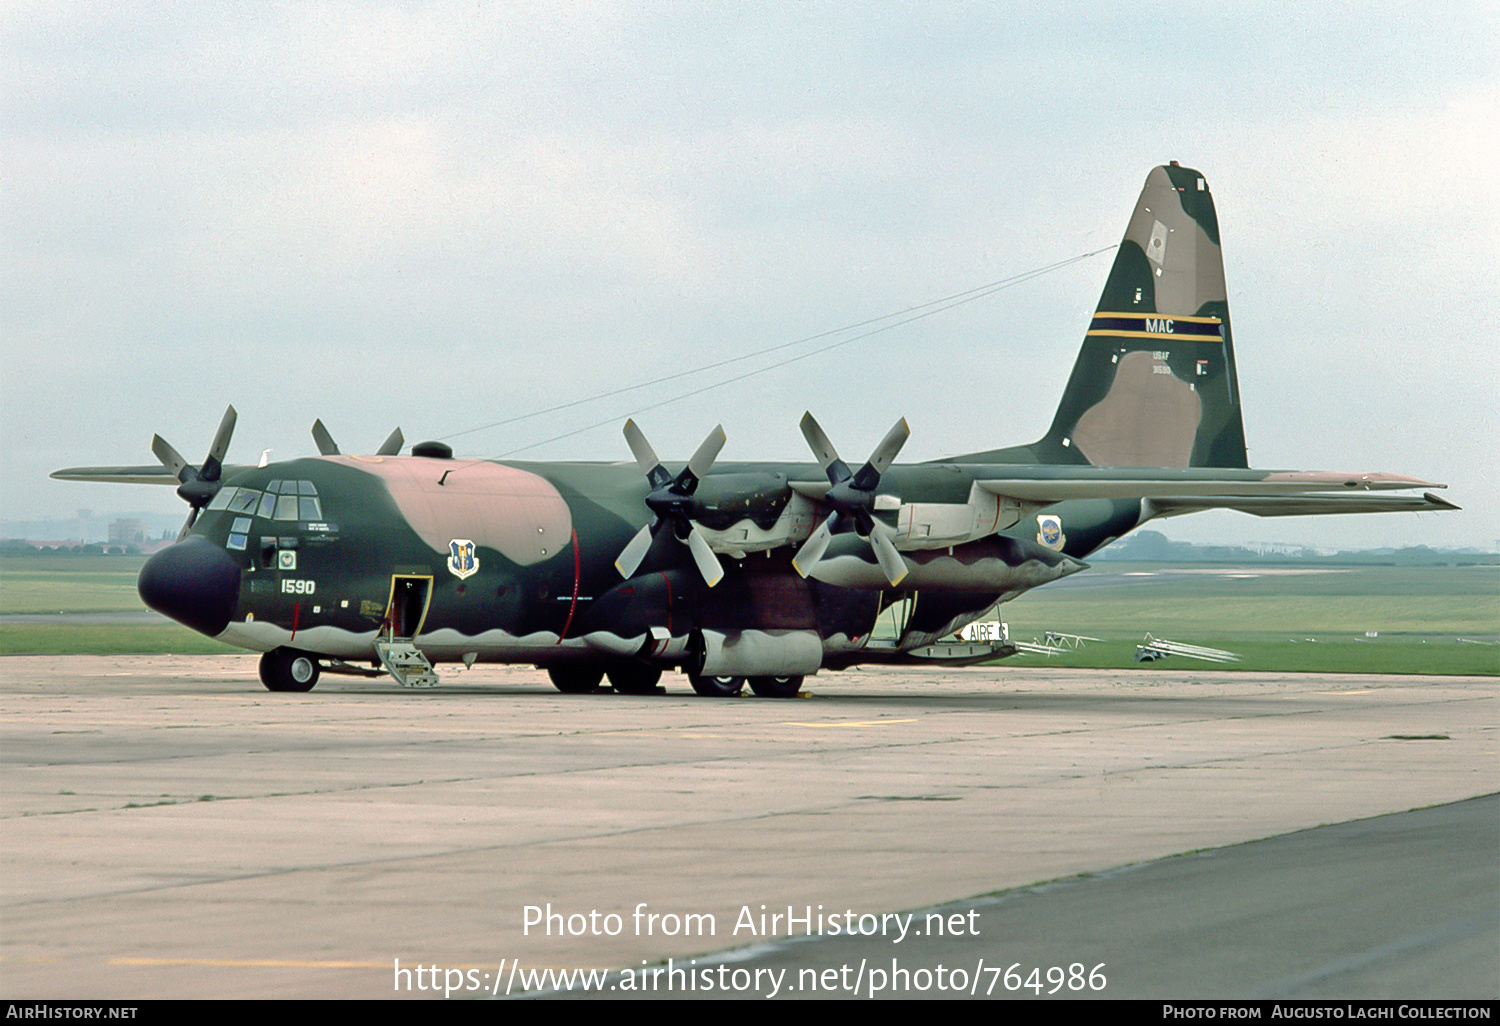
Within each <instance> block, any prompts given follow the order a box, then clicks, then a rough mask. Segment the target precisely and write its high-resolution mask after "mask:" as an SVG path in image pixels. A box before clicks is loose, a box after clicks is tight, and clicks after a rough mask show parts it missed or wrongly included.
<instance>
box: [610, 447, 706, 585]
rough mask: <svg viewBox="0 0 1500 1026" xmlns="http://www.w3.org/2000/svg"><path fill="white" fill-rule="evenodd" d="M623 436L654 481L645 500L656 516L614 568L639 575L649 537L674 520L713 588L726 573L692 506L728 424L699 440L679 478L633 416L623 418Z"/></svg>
mask: <svg viewBox="0 0 1500 1026" xmlns="http://www.w3.org/2000/svg"><path fill="white" fill-rule="evenodd" d="M625 441H626V442H628V443H629V444H630V451H631V452H632V453H633V454H634V455H635V461H636V463H637V464H639V465H640V468H641V470H642V471H643V472H644V473H645V475H646V480H647V481H648V482H649V483H650V485H651V492H650V493H649V494H648V495H647V496H646V505H647V506H649V507H650V508H651V512H653V513H655V514H656V518H655V519H654V520H652V521H651V523H649V524H647V525H646V526H645V527H643V528H641V529H640V531H639V532H638V533H637V534H636V536H635V537H634V538H632V539H630V542H629V543H628V544H627V545H626V546H625V548H624V550H623V551H621V553H620V556H619V558H618V559H616V560H615V569H617V570H619V571H620V574H621V576H623V577H627V578H628V577H632V576H634V575H635V571H636V568H637V567H639V566H640V565H641V560H643V559H645V558H646V553H647V552H648V551H650V549H651V542H652V541H653V540H654V539H655V537H656V535H657V533H658V532H659V531H660V530H661V527H662V525H663V524H670V525H672V532H673V534H674V535H676V537H677V539H678V540H679V541H681V542H683V543H684V544H686V545H687V547H688V551H689V552H691V553H692V555H693V562H694V563H696V564H698V572H699V573H700V574H702V575H703V581H704V583H706V584H707V585H708V586H709V587H710V588H712V587H713V586H714V585H716V584H718V583H719V582H720V581H721V580H723V579H724V567H723V566H721V565H720V563H719V557H717V556H715V555H714V552H713V549H711V548H709V545H708V539H706V538H704V537H703V534H702V532H700V531H699V530H698V526H697V525H696V524H694V523H693V520H692V517H690V516H689V515H688V511H689V510H690V509H691V508H692V505H693V493H694V492H695V491H697V490H698V482H699V481H701V480H703V478H704V476H705V475H707V474H708V471H709V468H710V467H712V466H713V465H714V460H715V459H716V458H717V457H718V455H719V450H720V449H722V448H724V441H725V435H724V426H723V425H722V424H721V425H719V426H718V427H716V428H714V429H713V430H712V431H710V432H709V433H708V437H707V438H705V439H704V440H703V444H702V445H700V446H698V451H697V452H695V453H694V454H693V458H692V459H690V460H688V463H687V466H685V467H683V468H682V473H680V474H678V475H677V476H676V477H675V478H674V477H672V475H671V474H670V473H668V472H667V468H666V467H664V466H662V465H661V460H659V459H657V457H656V451H655V450H654V449H652V448H651V443H650V442H648V441H646V436H645V435H644V434H642V433H641V429H640V428H638V427H636V424H635V421H633V420H627V421H626V422H625Z"/></svg>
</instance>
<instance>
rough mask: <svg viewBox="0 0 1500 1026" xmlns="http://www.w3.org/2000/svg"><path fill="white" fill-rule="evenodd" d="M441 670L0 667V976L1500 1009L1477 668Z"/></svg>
mask: <svg viewBox="0 0 1500 1026" xmlns="http://www.w3.org/2000/svg"><path fill="white" fill-rule="evenodd" d="M442 669H443V671H444V679H445V684H444V685H443V686H442V687H440V688H438V689H435V690H433V691H426V692H414V691H402V690H401V689H399V688H397V687H395V686H393V685H392V684H390V683H388V682H385V681H365V680H358V679H351V678H340V677H332V676H328V675H325V676H324V677H323V679H322V681H321V682H320V683H319V685H318V687H317V689H316V690H315V691H313V692H312V693H310V694H306V695H276V694H270V693H268V692H265V691H263V690H262V689H261V688H260V685H259V683H258V682H257V681H256V679H255V657H254V656H194V657H145V656H116V657H68V658H57V657H51V658H49V657H29V656H27V657H6V658H3V659H0V760H3V774H4V777H3V787H0V816H3V819H4V830H3V831H0V860H3V861H0V871H3V876H0V992H3V995H4V996H5V997H7V998H26V999H31V998H84V997H96V998H115V999H130V998H170V997H358V998H379V997H386V996H400V997H412V998H427V999H431V998H432V997H433V996H434V995H435V994H436V996H439V997H441V996H442V995H443V993H444V987H445V986H446V987H448V988H451V989H452V996H453V997H454V998H458V997H474V996H487V995H488V994H490V993H494V992H499V993H504V990H505V989H506V988H507V987H509V988H510V989H511V991H512V993H515V992H516V991H517V990H519V989H521V984H523V983H524V982H525V981H526V979H527V975H526V974H527V973H535V972H536V971H538V970H544V969H552V970H558V969H576V968H592V969H616V970H619V969H632V970H639V969H641V968H642V967H645V968H652V967H655V966H657V964H658V963H663V962H665V961H666V960H667V959H669V958H670V959H673V960H674V965H678V964H680V962H681V960H683V959H694V958H702V960H703V962H702V964H703V966H705V967H707V966H709V965H719V964H721V963H722V964H724V965H726V966H736V965H744V966H756V967H763V968H766V969H767V970H768V971H769V970H770V969H771V968H773V967H774V966H776V965H780V966H781V967H783V968H785V969H787V970H788V971H790V972H792V974H793V975H795V974H796V973H798V972H801V971H802V970H814V971H816V973H818V974H821V973H824V972H826V971H828V970H835V978H836V977H837V971H838V970H841V969H845V967H852V966H853V965H855V964H856V963H858V961H859V960H860V959H865V960H867V961H868V964H869V965H870V966H874V965H876V964H883V965H884V966H885V967H886V968H887V969H890V968H892V959H900V960H901V964H902V966H903V967H905V968H907V969H909V970H918V969H927V970H929V973H930V972H931V971H934V970H935V969H936V966H937V965H938V963H944V964H945V965H947V966H948V968H949V970H950V982H951V969H952V968H953V967H954V966H958V965H962V966H965V967H966V969H965V972H966V973H968V974H969V975H970V976H976V975H978V972H977V971H976V969H975V968H974V967H975V966H976V965H978V964H979V960H980V959H983V960H984V962H983V965H984V967H985V968H983V970H981V971H982V972H983V973H984V974H985V975H984V977H983V978H984V980H985V981H986V982H988V980H989V979H990V977H991V975H992V973H991V970H992V968H993V967H995V966H997V965H1001V964H1003V966H1004V967H1009V966H1011V965H1012V964H1018V965H1019V966H1020V967H1021V969H1020V970H1018V971H1022V970H1024V971H1029V968H1038V969H1039V970H1040V973H1039V980H1040V981H1041V982H1042V984H1043V986H1044V990H1045V989H1047V988H1050V987H1051V984H1050V983H1049V982H1047V980H1048V976H1047V974H1048V972H1049V970H1051V969H1053V968H1054V967H1056V968H1057V971H1058V973H1059V974H1061V975H1062V977H1063V980H1064V982H1063V990H1064V991H1066V990H1068V989H1069V988H1070V986H1071V983H1070V981H1073V980H1075V979H1080V980H1085V981H1086V980H1088V979H1089V978H1090V977H1089V976H1088V973H1089V972H1090V971H1092V970H1093V969H1094V968H1095V966H1096V965H1099V964H1103V965H1105V966H1106V968H1105V969H1104V970H1102V971H1101V976H1100V977H1099V978H1097V979H1101V980H1102V979H1106V978H1107V982H1106V984H1105V986H1104V987H1103V988H1102V991H1100V990H1097V989H1096V990H1095V991H1094V993H1102V996H1106V997H1109V996H1159V997H1171V996H1179V997H1180V996H1189V995H1203V996H1217V997H1241V996H1243V997H1267V996H1270V997H1274V996H1319V995H1330V994H1331V995H1335V996H1340V997H1360V996H1367V997H1380V996H1392V995H1394V996H1399V997H1406V998H1448V997H1471V996H1479V997H1485V996H1488V997H1491V998H1493V997H1496V996H1500V911H1497V910H1500V898H1497V895H1500V818H1497V817H1500V811H1497V810H1500V805H1497V802H1496V801H1495V799H1492V798H1491V799H1485V800H1482V801H1478V802H1468V801H1465V800H1466V799H1472V798H1475V797H1476V796H1481V795H1492V794H1494V793H1495V792H1497V791H1500V772H1497V771H1500V758H1497V755H1500V752H1497V733H1500V729H1497V728H1500V700H1497V697H1500V696H1497V683H1496V681H1495V679H1494V678H1456V677H1395V676H1385V677H1376V676H1357V677H1356V676H1344V675H1316V676H1313V675H1292V674H1250V673H1236V672H1221V671H1215V670H1214V669H1212V668H1211V667H1210V668H1202V669H1199V668H1196V667H1192V666H1184V665H1182V664H1178V665H1165V666H1164V665H1161V664H1158V665H1157V666H1155V667H1152V668H1149V669H1142V670H1133V671H1109V670H1100V671H1095V670H1072V669H1068V668H1066V667H1065V666H1054V667H1048V668H1046V669H1038V670H1016V669H1006V668H1005V667H1003V666H1001V667H985V668H971V669H961V670H928V669H922V670H906V669H902V670H889V669H886V670H878V671H876V670H872V671H851V672H846V673H839V674H824V675H821V676H819V677H817V678H813V679H810V680H809V682H808V687H807V692H806V694H805V697H804V698H802V699H799V700H789V701H775V700H766V699H756V698H750V697H746V698H740V699H701V698H697V697H696V696H694V695H692V693H691V692H690V691H689V690H687V687H686V681H685V679H684V678H682V677H668V678H664V684H666V685H667V688H668V690H667V693H666V694H663V695H658V696H643V697H631V696H620V695H614V694H611V693H609V692H601V693H598V694H595V695H586V696H567V695H561V694H559V693H557V692H556V691H555V690H553V689H552V688H551V686H550V685H549V684H548V683H547V682H546V678H545V677H544V676H543V675H542V674H541V673H540V672H538V671H535V670H531V669H529V668H514V667H483V666H481V667H476V668H475V669H473V670H469V671H462V670H457V671H456V670H454V669H453V668H451V667H445V668H442ZM1457 802H1464V804H1462V805H1454V804H1450V803H1457ZM1428 806H1446V808H1442V809H1427V808H1426V807H1428ZM1413 809H1423V810H1424V811H1422V812H1415V813H1409V815H1408V816H1395V817H1388V818H1384V819H1370V817H1384V816H1386V814H1389V813H1407V812H1408V810H1413ZM1424 817H1426V818H1424ZM1353 821H1364V822H1362V823H1356V822H1353ZM1329 824H1344V825H1343V826H1328V825H1329ZM1320 827H1321V828H1322V829H1314V828H1320ZM1298 832H1300V833H1298ZM1281 835H1290V836H1281ZM1263 838H1275V840H1270V841H1263V842H1260V843H1258V844H1254V845H1250V844H1245V842H1251V841H1258V842H1259V841H1260V839H1263ZM1231 845H1240V846H1241V847H1238V848H1225V846H1231ZM1204 849H1224V850H1222V851H1217V852H1212V853H1205V852H1204ZM1183 853H1197V854H1194V855H1192V856H1190V857H1188V858H1168V857H1169V856H1178V855H1182V854H1183ZM1162 859H1166V861H1164V862H1161V861H1156V860H1162ZM1125 867H1134V868H1128V869H1127V868H1125ZM1122 870H1123V871H1122ZM1080 874H1082V876H1080ZM1074 878H1077V879H1074ZM1049 882H1050V883H1049ZM1039 884H1044V885H1045V886H1041V887H1038V886H1037V885H1039ZM1002 891H1005V892H1008V893H1005V894H1001V895H999V896H998V897H991V898H985V897H982V896H984V895H993V894H995V893H996V892H1002ZM1382 896H1384V897H1382ZM970 899H973V900H970ZM549 906H550V908H549ZM762 906H765V907H764V909H762ZM820 906H821V908H820ZM937 906H943V910H944V911H943V916H942V918H941V921H942V923H943V924H944V927H945V929H944V934H943V936H942V938H941V940H939V938H937V937H936V936H935V930H933V929H927V932H926V933H920V932H918V931H922V930H923V929H924V928H925V927H927V926H928V924H929V923H931V922H932V921H929V920H928V919H927V918H926V914H927V910H930V909H933V908H934V907H937ZM950 906H951V907H950ZM789 908H790V920H791V921H790V922H788V915H787V912H788V909H789ZM1414 909H1416V910H1419V911H1421V910H1425V912H1422V913H1421V914H1420V915H1417V914H1414V911H1413V910H1414ZM914 910H915V911H917V912H918V914H917V915H916V916H915V917H914V918H913V919H910V920H906V922H907V928H908V930H909V931H912V932H910V933H909V934H908V935H907V936H906V937H905V939H904V940H902V941H901V942H900V943H899V944H898V943H897V942H896V941H895V939H894V938H895V935H896V932H897V931H898V930H899V928H900V923H901V920H900V919H897V918H896V916H895V915H893V914H900V915H902V916H904V915H906V914H908V913H912V912H913V911H914ZM763 912H764V914H765V916H766V919H764V920H762V919H761V916H762V913H763ZM549 913H550V916H549ZM778 913H780V914H781V919H780V921H778V920H776V919H774V918H771V917H773V916H774V915H776V914H778ZM819 915H823V916H825V917H827V918H825V919H824V920H822V921H821V923H822V925H823V927H824V931H823V932H824V934H825V936H823V937H816V936H815V937H812V938H809V939H800V938H802V935H803V934H805V933H807V932H808V928H807V927H804V926H803V925H802V923H803V921H807V920H804V918H803V917H808V919H809V920H810V921H811V922H812V925H813V926H814V927H816V926H817V925H819V922H818V921H817V920H816V919H815V917H817V916H819ZM954 916H957V919H954V918H953V917H954ZM1424 916H1425V918H1423V917H1424ZM653 917H654V918H653ZM835 917H837V918H839V919H840V920H841V921H842V922H844V923H846V924H854V925H856V926H857V927H858V928H860V929H865V930H866V932H867V933H868V932H869V931H870V929H873V927H872V926H871V924H873V923H879V924H880V929H881V930H882V931H883V932H882V933H878V934H876V935H874V936H859V937H857V938H853V939H851V938H847V937H837V938H830V937H829V936H827V935H826V934H827V933H828V924H829V923H830V922H831V921H832V920H833V918H835ZM866 917H868V918H866ZM528 920H532V921H534V925H528ZM1330 938H1331V939H1332V940H1330ZM732 950H733V951H735V953H734V954H732V955H731V956H730V960H729V961H724V956H723V954H722V953H723V952H726V951H732ZM856 956H857V957H856ZM767 959H770V961H766V960H767ZM776 959H780V961H779V962H777V961H775V960H776ZM397 960H399V965H398V962H397ZM757 960H760V961H757ZM945 960H946V961H945ZM1075 964H1076V965H1078V966H1080V967H1081V971H1082V973H1083V975H1081V976H1080V975H1078V973H1076V972H1075V971H1074V970H1073V968H1072V966H1073V965H1075ZM848 971H852V969H849V970H848ZM403 972H406V975H405V976H403V975H402V973H403ZM1069 974H1072V975H1069ZM1054 975H1057V974H1054ZM619 978H620V977H619V975H618V974H616V976H615V977H614V979H615V980H618V979H619ZM820 978H821V977H820ZM767 979H769V977H767ZM867 979H868V978H867ZM918 979H919V980H920V979H922V977H918ZM927 979H932V977H931V976H930V975H929V976H928V977H927ZM502 980H503V981H504V982H503V983H502V982H501V981H502ZM1096 982H1097V980H1096ZM434 988H436V989H435V990H434ZM981 989H982V988H981ZM1076 989H1083V988H1076ZM767 992H768V991H767V990H766V989H764V988H762V989H759V990H746V991H744V992H743V993H744V994H745V995H746V996H757V997H764V996H766V993H767ZM1017 992H1018V993H1019V994H1021V995H1022V996H1027V997H1029V996H1031V995H1032V991H1031V990H1028V989H1024V988H1023V989H1020V990H1019V991H1017ZM829 993H832V994H834V995H835V996H841V995H842V996H847V994H848V993H849V991H848V989H847V988H846V989H844V990H842V991H839V990H834V991H830V992H829ZM924 993H926V992H924ZM798 996H807V995H806V994H800V995H798ZM932 996H935V995H932ZM997 996H998V995H997ZM1059 996H1061V995H1059ZM1081 996H1088V992H1087V991H1085V992H1084V993H1083V994H1082V995H1081Z"/></svg>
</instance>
